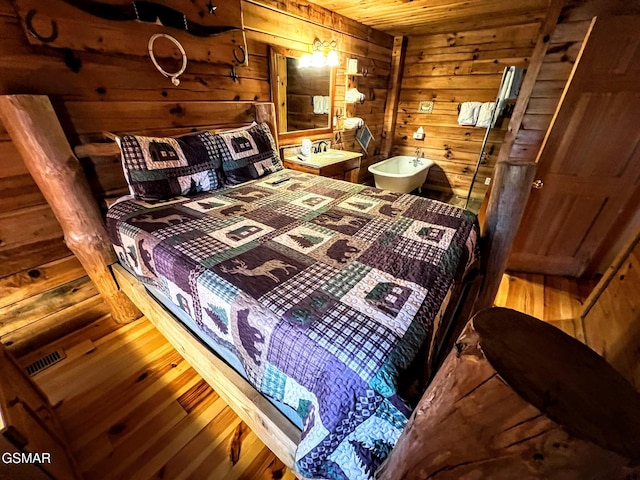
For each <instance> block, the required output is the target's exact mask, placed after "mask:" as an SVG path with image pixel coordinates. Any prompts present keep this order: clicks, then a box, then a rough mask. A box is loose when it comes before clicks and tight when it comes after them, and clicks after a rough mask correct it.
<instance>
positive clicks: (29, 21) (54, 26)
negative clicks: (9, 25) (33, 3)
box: [24, 9, 58, 43]
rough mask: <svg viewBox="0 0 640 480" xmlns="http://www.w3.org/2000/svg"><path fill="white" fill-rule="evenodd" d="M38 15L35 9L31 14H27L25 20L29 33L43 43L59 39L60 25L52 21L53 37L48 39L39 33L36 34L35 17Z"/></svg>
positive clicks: (50, 36) (30, 11)
mask: <svg viewBox="0 0 640 480" xmlns="http://www.w3.org/2000/svg"><path fill="white" fill-rule="evenodd" d="M36 13H38V12H37V11H36V10H35V9H32V10H29V13H27V16H26V17H25V19H24V21H25V23H26V24H27V30H29V33H30V34H31V35H33V36H34V37H36V38H37V39H38V40H40V41H41V42H43V43H50V42H53V41H54V40H55V39H56V38H58V24H57V23H56V22H55V21H54V20H51V35H49V36H48V37H43V36H42V35H40V34H39V33H38V32H36V30H35V28H33V17H35V16H36Z"/></svg>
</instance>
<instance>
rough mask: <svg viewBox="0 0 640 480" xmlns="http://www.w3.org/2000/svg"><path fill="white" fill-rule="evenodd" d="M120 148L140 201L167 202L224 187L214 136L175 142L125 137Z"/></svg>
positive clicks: (205, 134) (191, 136)
mask: <svg viewBox="0 0 640 480" xmlns="http://www.w3.org/2000/svg"><path fill="white" fill-rule="evenodd" d="M119 144H120V149H121V151H122V168H123V170H124V174H125V178H126V179H127V183H128V184H129V191H130V192H131V194H132V195H133V196H135V197H136V198H140V199H143V200H164V199H167V198H171V197H177V196H180V195H191V194H194V193H199V192H207V191H209V190H216V189H217V188H220V186H221V182H220V180H219V178H218V169H219V168H220V157H219V155H218V151H217V149H216V144H215V141H214V138H213V134H212V133H211V132H208V131H204V132H198V133H194V134H188V135H183V136H181V137H175V138H166V137H165V138H158V137H144V136H139V135H124V136H122V137H121V138H120V142H119Z"/></svg>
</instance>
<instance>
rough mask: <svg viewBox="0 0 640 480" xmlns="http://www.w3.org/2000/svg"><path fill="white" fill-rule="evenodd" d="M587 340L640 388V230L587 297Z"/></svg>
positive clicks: (584, 321) (583, 317) (584, 325)
mask: <svg viewBox="0 0 640 480" xmlns="http://www.w3.org/2000/svg"><path fill="white" fill-rule="evenodd" d="M578 321H579V322H581V323H582V330H583V332H584V339H583V341H584V343H586V344H587V345H589V346H590V347H591V348H592V349H593V350H595V351H596V352H598V353H599V354H600V355H602V356H603V357H604V358H605V359H606V360H607V361H608V362H609V363H610V364H611V365H613V366H614V367H615V369H616V370H618V372H620V373H621V374H622V375H623V376H624V377H625V378H626V379H627V380H629V382H631V383H632V384H633V385H634V386H635V387H636V389H638V390H640V348H638V345H640V232H639V233H638V234H637V236H636V238H635V240H634V241H633V242H632V245H631V248H630V249H629V250H627V251H625V252H624V253H623V254H622V255H621V258H619V259H616V261H615V262H614V264H613V265H612V267H611V268H610V270H609V271H607V273H606V274H605V276H604V277H603V278H602V281H601V282H600V283H599V284H598V286H597V287H596V288H595V291H594V292H593V293H592V295H591V297H589V299H587V303H586V309H585V311H584V312H583V313H582V314H581V315H580V317H579V319H578Z"/></svg>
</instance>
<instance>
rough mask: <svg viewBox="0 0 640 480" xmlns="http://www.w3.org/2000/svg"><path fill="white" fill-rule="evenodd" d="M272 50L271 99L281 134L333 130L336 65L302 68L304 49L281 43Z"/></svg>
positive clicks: (270, 67) (270, 65)
mask: <svg viewBox="0 0 640 480" xmlns="http://www.w3.org/2000/svg"><path fill="white" fill-rule="evenodd" d="M270 50H271V51H270V55H269V60H270V62H269V69H270V76H271V100H272V101H273V103H274V104H275V107H276V118H277V121H278V130H279V133H280V137H281V138H282V137H283V136H285V137H286V136H292V137H293V136H301V135H305V136H309V135H314V134H322V133H330V132H331V121H332V119H333V94H334V89H335V68H331V67H328V66H324V67H302V68H301V67H299V66H298V59H299V58H300V57H301V56H302V52H294V51H291V50H287V49H280V48H278V47H271V49H270ZM289 134H291V135H289Z"/></svg>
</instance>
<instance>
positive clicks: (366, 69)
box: [360, 67, 369, 77]
mask: <svg viewBox="0 0 640 480" xmlns="http://www.w3.org/2000/svg"><path fill="white" fill-rule="evenodd" d="M360 73H362V76H363V77H366V76H367V75H369V69H368V68H367V67H362V71H361V72H360Z"/></svg>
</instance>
